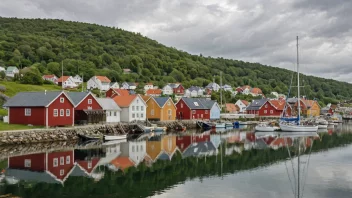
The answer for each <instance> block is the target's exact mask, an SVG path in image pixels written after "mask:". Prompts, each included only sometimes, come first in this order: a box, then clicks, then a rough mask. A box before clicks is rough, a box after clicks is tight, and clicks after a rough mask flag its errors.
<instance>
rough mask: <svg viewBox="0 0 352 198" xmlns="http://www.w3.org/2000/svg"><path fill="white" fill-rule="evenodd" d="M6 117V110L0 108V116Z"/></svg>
mask: <svg viewBox="0 0 352 198" xmlns="http://www.w3.org/2000/svg"><path fill="white" fill-rule="evenodd" d="M6 115H7V110H6V109H1V107H0V116H6Z"/></svg>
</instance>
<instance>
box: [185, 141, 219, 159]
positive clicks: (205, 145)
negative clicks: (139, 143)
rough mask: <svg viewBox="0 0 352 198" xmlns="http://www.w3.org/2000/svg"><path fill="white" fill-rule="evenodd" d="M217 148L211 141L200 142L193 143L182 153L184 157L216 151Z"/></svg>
mask: <svg viewBox="0 0 352 198" xmlns="http://www.w3.org/2000/svg"><path fill="white" fill-rule="evenodd" d="M215 151H216V148H215V146H214V145H213V143H211V142H198V143H193V144H191V145H190V146H189V147H188V148H187V149H186V150H185V151H184V152H183V154H182V156H183V157H191V156H202V155H207V154H210V153H211V152H215Z"/></svg>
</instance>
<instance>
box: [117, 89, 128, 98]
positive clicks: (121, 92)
mask: <svg viewBox="0 0 352 198" xmlns="http://www.w3.org/2000/svg"><path fill="white" fill-rule="evenodd" d="M113 90H114V91H115V92H116V93H117V94H118V95H119V96H128V95H130V92H129V91H128V90H127V89H113Z"/></svg>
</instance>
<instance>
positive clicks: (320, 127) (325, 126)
mask: <svg viewBox="0 0 352 198" xmlns="http://www.w3.org/2000/svg"><path fill="white" fill-rule="evenodd" d="M327 128H328V125H325V124H319V125H318V129H327Z"/></svg>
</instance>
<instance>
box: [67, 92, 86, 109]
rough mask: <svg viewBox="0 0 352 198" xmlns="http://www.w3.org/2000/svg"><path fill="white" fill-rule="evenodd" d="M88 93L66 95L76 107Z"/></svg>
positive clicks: (69, 93)
mask: <svg viewBox="0 0 352 198" xmlns="http://www.w3.org/2000/svg"><path fill="white" fill-rule="evenodd" d="M88 94H90V92H68V93H67V95H68V97H70V99H71V100H72V102H73V103H74V105H75V106H76V105H78V104H79V103H80V102H81V101H82V100H83V99H84V98H85V97H86V96H87V95H88Z"/></svg>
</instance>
